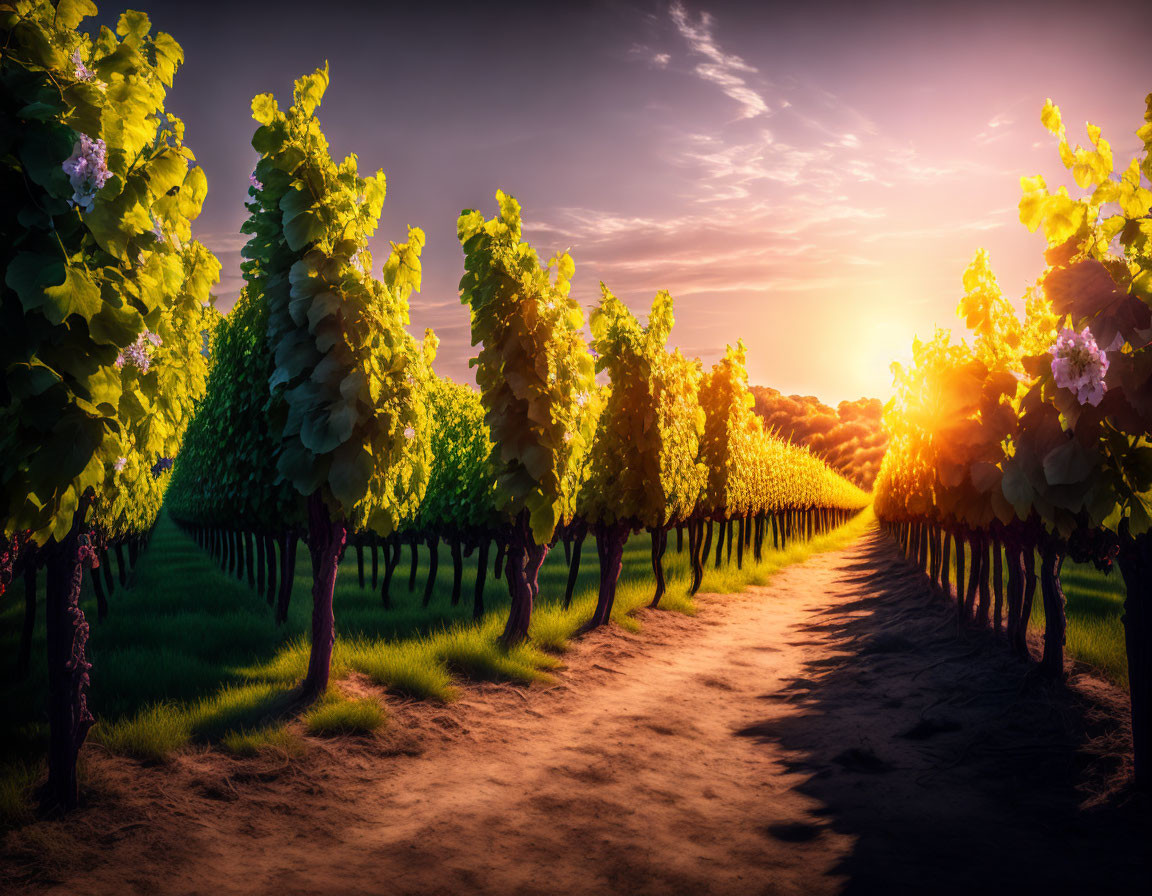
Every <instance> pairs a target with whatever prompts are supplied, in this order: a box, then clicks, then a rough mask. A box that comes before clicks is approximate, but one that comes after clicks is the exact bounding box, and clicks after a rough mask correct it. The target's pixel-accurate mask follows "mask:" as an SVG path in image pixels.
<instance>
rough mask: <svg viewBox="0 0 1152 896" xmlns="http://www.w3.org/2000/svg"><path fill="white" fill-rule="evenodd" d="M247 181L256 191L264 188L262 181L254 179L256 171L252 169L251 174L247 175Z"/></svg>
mask: <svg viewBox="0 0 1152 896" xmlns="http://www.w3.org/2000/svg"><path fill="white" fill-rule="evenodd" d="M248 183H249V185H250V186H251V187H252V189H253V190H255V191H256V192H260V191H261V190H263V189H264V184H262V183H260V181H258V180H256V172H255V171H253V172H252V173H251V174H249V175H248Z"/></svg>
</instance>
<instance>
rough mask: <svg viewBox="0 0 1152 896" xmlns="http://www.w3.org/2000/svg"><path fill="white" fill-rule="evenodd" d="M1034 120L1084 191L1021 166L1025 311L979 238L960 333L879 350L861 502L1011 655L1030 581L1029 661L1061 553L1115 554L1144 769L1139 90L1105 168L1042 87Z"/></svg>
mask: <svg viewBox="0 0 1152 896" xmlns="http://www.w3.org/2000/svg"><path fill="white" fill-rule="evenodd" d="M1042 121H1043V123H1044V126H1045V127H1046V128H1047V129H1048V130H1049V131H1050V132H1051V133H1052V134H1053V135H1054V136H1056V137H1057V139H1058V141H1059V144H1058V145H1059V152H1060V159H1061V161H1062V162H1063V163H1064V166H1065V167H1066V168H1068V169H1069V170H1070V171H1071V172H1072V177H1073V179H1074V181H1075V183H1076V186H1077V187H1079V188H1081V189H1082V190H1085V191H1087V192H1086V195H1085V196H1084V197H1083V198H1080V199H1076V198H1072V197H1071V196H1070V195H1069V193H1068V190H1067V188H1066V187H1063V186H1061V187H1060V188H1059V189H1058V190H1057V191H1056V192H1054V193H1053V192H1050V191H1049V190H1048V187H1047V185H1046V184H1045V182H1044V179H1043V178H1040V177H1025V178H1023V179H1022V186H1023V191H1024V195H1023V198H1022V199H1021V200H1020V220H1021V221H1022V222H1023V223H1024V225H1025V226H1027V227H1028V228H1029V229H1032V230H1035V229H1036V228H1042V229H1043V232H1044V236H1045V238H1046V240H1047V242H1048V247H1049V248H1048V250H1047V252H1046V253H1045V260H1046V261H1047V263H1048V268H1047V270H1046V272H1045V273H1044V275H1043V277H1042V278H1041V280H1040V282H1039V283H1037V284H1036V286H1035V288H1033V289H1032V290H1030V291H1029V294H1028V295H1027V296H1025V300H1024V307H1025V313H1024V318H1023V319H1022V320H1021V319H1020V318H1019V317H1018V316H1017V314H1016V312H1015V310H1014V308H1013V306H1012V304H1011V303H1010V302H1009V301H1008V300H1007V299H1006V298H1005V297H1004V295H1003V293H1002V292H1001V290H1000V288H999V286H998V284H997V282H996V277H995V275H994V274H993V273H992V269H991V266H990V262H989V258H988V255H987V253H986V252H984V251H980V252H979V253H977V255H976V258H975V259H974V260H973V261H972V263H971V264H970V265H969V267H968V269H967V270H966V271H965V272H964V291H965V294H964V297H963V299H962V300H961V302H960V306H959V309H958V313H959V315H960V316H961V317H962V318H963V319H964V321H965V324H966V325H967V327H968V328H969V329H970V330H971V331H972V334H973V342H972V344H971V345H968V344H967V343H966V342H960V343H956V342H953V341H952V339H951V336H950V334H949V333H948V332H947V331H938V332H937V333H936V334H935V336H934V337H933V338H932V339H931V340H929V341H927V342H921V341H917V342H916V343H915V344H914V345H913V361H912V364H911V365H910V366H909V367H908V368H907V369H904V368H901V367H900V366H899V365H896V367H895V373H896V379H897V395H896V398H895V400H894V402H893V404H892V406H891V407H890V410H889V412H888V415H887V417H886V420H885V422H886V425H887V427H888V431H889V433H890V434H891V443H890V445H889V448H888V453H887V454H886V455H885V458H884V462H883V465H882V467H881V470H880V475H879V477H878V479H877V483H876V499H875V506H876V513H877V516H878V517H879V518H880V520H881V522H882V523H883V525H884V526H885V527H887V528H889V529H891V530H892V532H893V533H894V534H895V536H896V537H897V538H898V539H899V541H900V544H901V546H902V548H903V550H904V552H905V554H907V555H908V557H909V558H910V559H911V560H912V561H913V562H914V563H915V564H916V565H917V566H918V567H919V568H920V569H922V570H923V571H924V572H925V574H926V575H927V576H928V577H929V578H930V579H931V580H932V582H933V584H934V586H935V587H936V588H937V589H939V590H940V591H941V592H943V593H946V594H952V589H953V588H954V589H955V605H956V617H957V624H958V625H959V626H961V627H964V626H969V625H975V626H979V627H987V626H989V625H992V626H993V627H994V628H995V630H996V631H997V632H1000V631H1003V632H1004V633H1005V635H1006V646H1007V648H1008V649H1009V650H1011V651H1013V652H1014V653H1016V654H1018V655H1020V656H1024V657H1027V656H1028V655H1029V648H1028V639H1027V634H1028V623H1029V619H1030V617H1031V614H1032V607H1033V602H1034V600H1035V597H1036V586H1037V584H1039V586H1040V600H1041V602H1042V607H1043V614H1044V638H1043V656H1042V658H1041V660H1040V669H1041V671H1042V672H1043V673H1044V674H1046V675H1048V676H1051V677H1055V678H1061V677H1062V676H1063V675H1064V646H1065V641H1066V637H1067V620H1066V615H1065V596H1064V592H1063V589H1062V587H1061V580H1060V574H1061V570H1062V568H1063V565H1064V562H1065V560H1066V559H1067V558H1071V559H1072V560H1074V561H1076V562H1078V563H1092V564H1094V565H1095V566H1096V567H1097V568H1098V569H1100V570H1104V571H1108V570H1110V569H1111V567H1112V566H1113V564H1115V565H1116V566H1118V567H1119V568H1120V573H1121V575H1122V576H1123V579H1124V585H1125V588H1126V592H1127V593H1126V597H1125V602H1124V620H1123V621H1124V632H1125V644H1126V652H1127V664H1128V681H1129V692H1130V695H1131V702H1132V737H1133V743H1134V758H1135V767H1136V775H1137V778H1138V779H1139V780H1142V781H1145V782H1147V780H1148V779H1149V777H1150V776H1152V731H1150V730H1149V721H1150V715H1152V704H1150V703H1149V700H1150V699H1152V654H1150V650H1152V614H1150V613H1149V593H1148V590H1147V589H1148V587H1149V584H1150V583H1152V566H1149V562H1150V559H1152V554H1150V551H1152V535H1149V529H1150V528H1152V510H1150V508H1149V504H1148V493H1149V491H1150V490H1152V445H1150V444H1149V442H1148V433H1149V432H1152V417H1150V416H1149V413H1150V406H1149V404H1148V399H1149V396H1152V391H1150V388H1152V380H1150V379H1149V374H1148V367H1147V364H1148V357H1150V356H1149V354H1148V352H1149V345H1150V337H1152V312H1150V310H1149V305H1150V304H1152V217H1150V216H1149V210H1150V209H1152V191H1150V190H1148V189H1147V188H1146V187H1144V186H1142V185H1141V177H1144V178H1146V179H1152V95H1150V96H1149V98H1148V111H1147V114H1146V116H1145V122H1144V124H1143V126H1142V127H1141V128H1140V129H1139V131H1138V132H1137V135H1138V136H1139V137H1140V138H1141V139H1142V140H1143V142H1144V157H1143V159H1133V160H1132V162H1131V164H1130V165H1129V166H1128V167H1127V168H1126V169H1125V170H1124V171H1123V173H1122V174H1121V175H1120V176H1119V177H1117V176H1115V174H1114V171H1113V157H1112V150H1111V147H1110V145H1109V143H1108V141H1107V140H1105V139H1104V137H1102V136H1101V134H1100V129H1099V128H1096V127H1093V126H1092V125H1089V126H1088V136H1089V138H1090V147H1089V148H1088V149H1084V148H1083V147H1080V146H1077V147H1076V149H1075V150H1073V149H1072V148H1071V147H1070V146H1069V144H1068V138H1067V135H1066V132H1065V128H1064V124H1063V122H1062V120H1061V116H1060V110H1059V108H1058V107H1056V106H1055V105H1053V104H1052V103H1051V101H1049V102H1048V103H1047V104H1046V105H1045V106H1044V109H1043V113H1042ZM1108 212H1112V213H1108ZM1068 324H1070V325H1071V326H1068ZM1077 328H1079V329H1077ZM953 581H954V583H955V584H953Z"/></svg>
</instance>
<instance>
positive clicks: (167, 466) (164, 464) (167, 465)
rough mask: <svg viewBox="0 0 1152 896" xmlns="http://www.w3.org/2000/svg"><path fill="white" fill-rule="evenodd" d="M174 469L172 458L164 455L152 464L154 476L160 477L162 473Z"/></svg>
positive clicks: (154, 477) (155, 477)
mask: <svg viewBox="0 0 1152 896" xmlns="http://www.w3.org/2000/svg"><path fill="white" fill-rule="evenodd" d="M171 469H172V458H170V457H162V458H160V460H158V461H156V463H154V464H153V465H152V478H153V479H159V478H160V476H161V474H163V473H166V472H168V471H169V470H171Z"/></svg>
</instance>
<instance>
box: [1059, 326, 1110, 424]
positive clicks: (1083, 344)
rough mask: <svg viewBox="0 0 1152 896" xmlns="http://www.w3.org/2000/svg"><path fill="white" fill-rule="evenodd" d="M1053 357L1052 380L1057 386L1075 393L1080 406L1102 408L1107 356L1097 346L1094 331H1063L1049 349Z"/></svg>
mask: <svg viewBox="0 0 1152 896" xmlns="http://www.w3.org/2000/svg"><path fill="white" fill-rule="evenodd" d="M1048 351H1049V353H1050V354H1051V355H1052V376H1054V377H1055V378H1056V385H1057V386H1059V387H1060V388H1062V389H1069V390H1071V391H1072V392H1075V393H1076V400H1077V401H1079V402H1080V404H1090V405H1092V406H1093V407H1095V406H1096V405H1098V404H1100V402H1101V400H1103V398H1104V393H1105V392H1106V391H1107V389H1108V387H1107V386H1106V385H1105V383H1104V376H1105V374H1107V373H1108V354H1107V353H1106V352H1105V351H1104V350H1103V349H1101V348H1100V347H1099V346H1098V345H1096V340H1095V339H1094V338H1093V336H1092V331H1091V330H1089V329H1088V328H1087V327H1085V328H1084V329H1083V330H1081V331H1080V332H1079V333H1077V332H1076V331H1075V330H1069V329H1063V330H1061V331H1060V335H1059V336H1058V337H1057V338H1056V344H1055V345H1054V346H1052V348H1050V349H1048Z"/></svg>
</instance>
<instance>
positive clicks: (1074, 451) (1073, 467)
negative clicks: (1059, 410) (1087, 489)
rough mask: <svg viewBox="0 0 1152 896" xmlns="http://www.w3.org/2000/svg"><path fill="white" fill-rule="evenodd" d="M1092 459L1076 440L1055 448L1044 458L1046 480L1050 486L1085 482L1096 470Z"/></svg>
mask: <svg viewBox="0 0 1152 896" xmlns="http://www.w3.org/2000/svg"><path fill="white" fill-rule="evenodd" d="M1094 466H1095V465H1094V463H1093V459H1092V457H1091V456H1090V455H1089V454H1088V452H1086V451H1085V450H1084V448H1083V446H1082V445H1081V444H1080V442H1079V441H1077V440H1076V439H1070V440H1068V441H1067V442H1065V443H1064V444H1063V445H1060V446H1059V447H1057V448H1053V449H1052V450H1051V451H1049V452H1048V454H1047V455H1046V456H1045V458H1044V478H1045V479H1046V480H1048V484H1049V485H1073V484H1075V483H1078V482H1083V481H1084V480H1085V479H1086V478H1087V477H1088V476H1089V475H1090V474H1091V472H1092V470H1093V468H1094Z"/></svg>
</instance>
